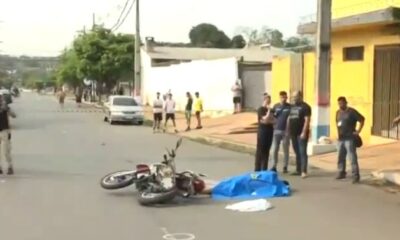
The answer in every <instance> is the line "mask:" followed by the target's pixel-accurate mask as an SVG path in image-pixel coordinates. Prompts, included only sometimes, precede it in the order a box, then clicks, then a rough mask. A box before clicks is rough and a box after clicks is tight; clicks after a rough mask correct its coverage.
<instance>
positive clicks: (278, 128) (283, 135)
mask: <svg viewBox="0 0 400 240" xmlns="http://www.w3.org/2000/svg"><path fill="white" fill-rule="evenodd" d="M279 96H280V99H281V101H280V103H277V104H275V106H274V107H273V108H272V110H273V113H274V117H275V118H276V125H275V129H274V140H273V143H274V144H273V155H272V159H273V166H272V169H271V171H275V172H276V171H277V169H276V168H277V165H278V154H279V147H280V144H281V142H282V146H283V157H284V164H283V173H288V165H289V142H290V139H289V136H288V134H287V131H286V127H287V120H288V117H289V114H290V104H289V103H288V102H287V99H288V96H287V93H286V92H285V91H282V92H280V93H279Z"/></svg>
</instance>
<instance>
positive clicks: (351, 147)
mask: <svg viewBox="0 0 400 240" xmlns="http://www.w3.org/2000/svg"><path fill="white" fill-rule="evenodd" d="M347 156H348V157H349V158H350V161H351V167H352V172H353V176H354V177H359V176H360V172H359V168H358V157H357V148H356V146H355V144H354V140H352V139H350V140H339V142H338V168H339V172H340V173H341V174H345V173H346V157H347Z"/></svg>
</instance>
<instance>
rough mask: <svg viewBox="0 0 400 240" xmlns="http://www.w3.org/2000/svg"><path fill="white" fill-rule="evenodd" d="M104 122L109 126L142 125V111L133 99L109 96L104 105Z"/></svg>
mask: <svg viewBox="0 0 400 240" xmlns="http://www.w3.org/2000/svg"><path fill="white" fill-rule="evenodd" d="M105 114H106V115H105V117H104V121H108V122H109V123H110V124H113V123H115V122H131V123H136V124H139V125H143V122H144V110H143V107H142V106H141V105H139V104H138V103H137V102H136V101H135V99H134V98H133V97H130V96H116V95H115V96H110V97H109V99H108V102H107V103H105Z"/></svg>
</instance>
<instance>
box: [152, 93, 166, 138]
mask: <svg viewBox="0 0 400 240" xmlns="http://www.w3.org/2000/svg"><path fill="white" fill-rule="evenodd" d="M163 106H164V102H163V100H162V99H160V93H159V92H158V93H157V99H155V100H154V102H153V120H154V125H153V132H156V129H157V130H158V131H160V126H161V121H162V114H163Z"/></svg>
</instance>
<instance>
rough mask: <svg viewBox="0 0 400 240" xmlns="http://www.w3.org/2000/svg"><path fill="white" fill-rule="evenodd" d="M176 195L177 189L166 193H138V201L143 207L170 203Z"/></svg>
mask: <svg viewBox="0 0 400 240" xmlns="http://www.w3.org/2000/svg"><path fill="white" fill-rule="evenodd" d="M176 195H178V191H177V189H175V188H174V189H172V190H170V191H168V192H161V193H150V192H146V191H143V192H139V196H138V201H139V203H140V204H141V205H143V206H148V205H155V204H162V203H166V202H169V201H172V200H173V199H174V198H175V197H176Z"/></svg>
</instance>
